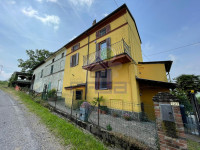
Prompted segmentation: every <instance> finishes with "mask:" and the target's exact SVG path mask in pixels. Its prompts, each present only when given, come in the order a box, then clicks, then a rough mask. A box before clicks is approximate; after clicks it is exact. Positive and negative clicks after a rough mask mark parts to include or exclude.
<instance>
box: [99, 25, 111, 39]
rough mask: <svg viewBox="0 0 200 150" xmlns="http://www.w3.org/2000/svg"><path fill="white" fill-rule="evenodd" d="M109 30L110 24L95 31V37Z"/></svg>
mask: <svg viewBox="0 0 200 150" xmlns="http://www.w3.org/2000/svg"><path fill="white" fill-rule="evenodd" d="M108 32H110V24H108V25H106V26H105V27H104V28H102V29H100V30H99V31H97V32H96V38H100V37H102V36H104V35H106V34H107V33H108Z"/></svg>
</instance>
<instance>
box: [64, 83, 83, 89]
mask: <svg viewBox="0 0 200 150" xmlns="http://www.w3.org/2000/svg"><path fill="white" fill-rule="evenodd" d="M85 86H86V84H85V83H82V84H77V85H73V86H67V87H65V90H72V89H76V88H79V87H85Z"/></svg>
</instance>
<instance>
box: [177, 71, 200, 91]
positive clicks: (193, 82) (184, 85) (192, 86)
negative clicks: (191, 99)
mask: <svg viewBox="0 0 200 150" xmlns="http://www.w3.org/2000/svg"><path fill="white" fill-rule="evenodd" d="M175 81H176V83H177V86H178V87H177V88H178V89H179V90H182V91H184V92H185V93H186V94H187V95H188V94H189V92H190V91H191V90H194V91H195V93H196V92H198V91H200V76H196V75H185V74H183V75H180V76H178V77H177V78H175Z"/></svg>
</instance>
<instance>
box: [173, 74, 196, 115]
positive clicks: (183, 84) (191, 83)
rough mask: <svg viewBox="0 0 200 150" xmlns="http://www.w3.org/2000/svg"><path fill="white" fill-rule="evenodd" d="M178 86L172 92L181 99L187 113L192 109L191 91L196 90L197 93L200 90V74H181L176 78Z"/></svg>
mask: <svg viewBox="0 0 200 150" xmlns="http://www.w3.org/2000/svg"><path fill="white" fill-rule="evenodd" d="M175 81H176V83H177V88H176V89H175V90H174V91H172V94H173V95H175V96H176V97H177V98H179V99H180V103H181V104H182V105H184V106H185V111H186V113H189V112H191V111H192V105H191V103H190V96H189V95H190V91H191V90H194V92H195V93H197V92H198V91H200V76H196V75H185V74H183V75H180V76H178V77H177V78H175Z"/></svg>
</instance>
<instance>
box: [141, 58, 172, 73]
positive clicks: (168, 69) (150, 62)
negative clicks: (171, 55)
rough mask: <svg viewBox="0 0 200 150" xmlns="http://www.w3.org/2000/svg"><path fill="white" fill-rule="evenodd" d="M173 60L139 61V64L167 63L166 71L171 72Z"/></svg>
mask: <svg viewBox="0 0 200 150" xmlns="http://www.w3.org/2000/svg"><path fill="white" fill-rule="evenodd" d="M172 63H173V61H171V60H168V61H149V62H138V64H165V70H166V72H170V69H171V66H172Z"/></svg>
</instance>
